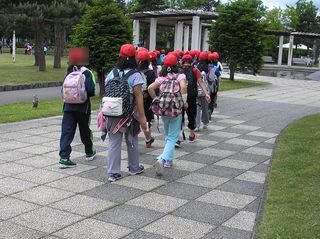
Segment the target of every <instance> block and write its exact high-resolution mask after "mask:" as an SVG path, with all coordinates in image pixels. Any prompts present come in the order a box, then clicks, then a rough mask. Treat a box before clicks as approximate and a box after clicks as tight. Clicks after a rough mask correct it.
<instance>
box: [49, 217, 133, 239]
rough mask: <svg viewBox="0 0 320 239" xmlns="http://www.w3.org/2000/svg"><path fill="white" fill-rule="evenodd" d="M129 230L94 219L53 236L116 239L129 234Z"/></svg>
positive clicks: (80, 238)
mask: <svg viewBox="0 0 320 239" xmlns="http://www.w3.org/2000/svg"><path fill="white" fill-rule="evenodd" d="M130 232H131V229H129V228H125V227H121V226H117V225H114V224H111V223H106V222H102V221H98V220H94V219H86V220H84V221H81V222H77V223H76V224H74V225H72V226H69V227H67V228H64V229H62V230H61V231H58V232H56V233H55V234H54V235H56V236H59V237H62V238H68V239H97V238H101V239H102V238H103V239H117V238H122V237H123V236H125V235H127V234H129V233H130Z"/></svg>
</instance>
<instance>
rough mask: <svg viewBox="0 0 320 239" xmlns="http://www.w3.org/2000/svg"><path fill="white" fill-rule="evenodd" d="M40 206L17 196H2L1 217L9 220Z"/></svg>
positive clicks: (0, 200)
mask: <svg viewBox="0 0 320 239" xmlns="http://www.w3.org/2000/svg"><path fill="white" fill-rule="evenodd" d="M38 207H39V206H37V205H35V204H32V203H28V202H24V201H21V200H18V199H15V198H9V197H4V198H0V212H1V213H0V219H2V220H7V219H9V218H11V217H15V216H17V215H20V214H22V213H25V212H29V211H31V210H34V209H36V208H38Z"/></svg>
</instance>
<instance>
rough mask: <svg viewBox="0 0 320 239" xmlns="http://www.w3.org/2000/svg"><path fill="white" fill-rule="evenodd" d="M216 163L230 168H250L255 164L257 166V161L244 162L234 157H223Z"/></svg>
mask: <svg viewBox="0 0 320 239" xmlns="http://www.w3.org/2000/svg"><path fill="white" fill-rule="evenodd" d="M214 165H218V166H223V167H228V168H235V169H245V170H248V169H250V168H252V167H254V166H256V165H257V164H256V163H252V162H244V161H240V160H233V159H229V158H227V159H223V160H220V161H218V162H216V163H215V164H214Z"/></svg>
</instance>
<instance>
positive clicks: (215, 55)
mask: <svg viewBox="0 0 320 239" xmlns="http://www.w3.org/2000/svg"><path fill="white" fill-rule="evenodd" d="M212 54H213V55H214V59H219V58H220V56H219V53H218V52H213V53H212Z"/></svg>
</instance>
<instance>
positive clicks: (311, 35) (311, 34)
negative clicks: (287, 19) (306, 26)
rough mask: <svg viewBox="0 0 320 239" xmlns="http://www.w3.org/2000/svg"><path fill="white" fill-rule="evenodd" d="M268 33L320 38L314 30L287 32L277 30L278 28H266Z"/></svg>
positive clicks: (319, 34)
mask: <svg viewBox="0 0 320 239" xmlns="http://www.w3.org/2000/svg"><path fill="white" fill-rule="evenodd" d="M265 32H266V34H268V35H277V36H290V35H292V36H300V37H307V38H320V33H314V32H289V31H279V30H266V31H265Z"/></svg>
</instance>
